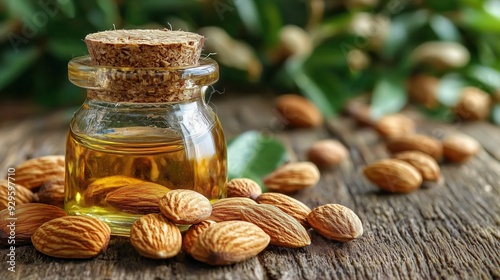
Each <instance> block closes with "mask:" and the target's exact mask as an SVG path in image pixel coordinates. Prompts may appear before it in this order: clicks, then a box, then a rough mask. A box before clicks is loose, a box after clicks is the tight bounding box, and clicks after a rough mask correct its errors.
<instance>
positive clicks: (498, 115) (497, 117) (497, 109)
mask: <svg viewBox="0 0 500 280" xmlns="http://www.w3.org/2000/svg"><path fill="white" fill-rule="evenodd" d="M491 118H492V120H493V122H494V123H495V124H500V104H496V105H495V106H493V110H492V111H491Z"/></svg>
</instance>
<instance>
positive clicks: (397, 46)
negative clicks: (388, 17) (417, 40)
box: [382, 10, 429, 58]
mask: <svg viewBox="0 0 500 280" xmlns="http://www.w3.org/2000/svg"><path fill="white" fill-rule="evenodd" d="M428 18H429V13H428V12H427V11H425V10H417V11H415V12H410V13H405V14H402V15H399V16H396V17H394V19H393V20H392V21H391V25H390V27H389V32H388V35H387V37H386V39H385V41H384V47H383V48H382V55H383V56H384V57H386V58H390V57H393V56H395V55H396V54H397V53H400V52H401V50H402V49H403V48H404V47H405V46H406V45H407V44H408V41H409V37H408V36H409V34H412V33H414V32H415V31H416V30H418V29H420V28H421V27H423V26H424V25H425V24H426V23H427V21H428Z"/></svg>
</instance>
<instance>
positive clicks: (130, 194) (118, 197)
mask: <svg viewBox="0 0 500 280" xmlns="http://www.w3.org/2000/svg"><path fill="white" fill-rule="evenodd" d="M168 191H169V189H168V188H166V187H164V186H162V185H159V184H155V183H150V182H144V183H139V184H133V185H128V186H126V187H121V188H119V189H116V190H114V191H112V192H110V193H108V195H107V196H106V199H105V201H106V203H108V204H109V205H111V206H113V207H114V208H116V209H118V210H120V211H122V212H126V213H132V214H150V213H159V212H160V208H159V207H158V204H159V202H160V199H161V198H162V197H163V196H164V195H165V194H166V193H167V192H168Z"/></svg>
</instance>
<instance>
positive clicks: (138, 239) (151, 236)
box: [130, 213, 182, 259]
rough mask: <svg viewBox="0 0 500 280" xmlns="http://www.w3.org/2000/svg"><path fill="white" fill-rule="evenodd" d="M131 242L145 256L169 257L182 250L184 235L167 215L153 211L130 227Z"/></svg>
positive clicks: (152, 257) (154, 257)
mask: <svg viewBox="0 0 500 280" xmlns="http://www.w3.org/2000/svg"><path fill="white" fill-rule="evenodd" d="M130 243H131V244H132V246H134V248H135V249H136V250H137V252H139V254H140V255H141V256H143V257H146V258H151V259H167V258H171V257H174V256H176V255H177V254H178V253H179V252H180V251H181V247H182V235H181V231H180V230H179V228H178V227H177V226H176V225H175V224H174V223H172V222H171V221H169V220H168V219H167V218H166V217H165V216H163V215H162V214H156V213H153V214H148V215H144V216H142V217H141V218H140V219H139V220H137V221H135V222H134V224H133V225H132V228H131V229H130Z"/></svg>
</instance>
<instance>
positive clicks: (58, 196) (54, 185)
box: [36, 178, 64, 208]
mask: <svg viewBox="0 0 500 280" xmlns="http://www.w3.org/2000/svg"><path fill="white" fill-rule="evenodd" d="M36 196H37V197H38V201H39V202H41V203H45V204H51V205H55V206H58V207H61V208H63V207H64V178H59V179H55V180H51V181H48V182H45V183H44V184H43V186H42V187H41V188H40V190H39V191H38V192H37V193H36Z"/></svg>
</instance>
